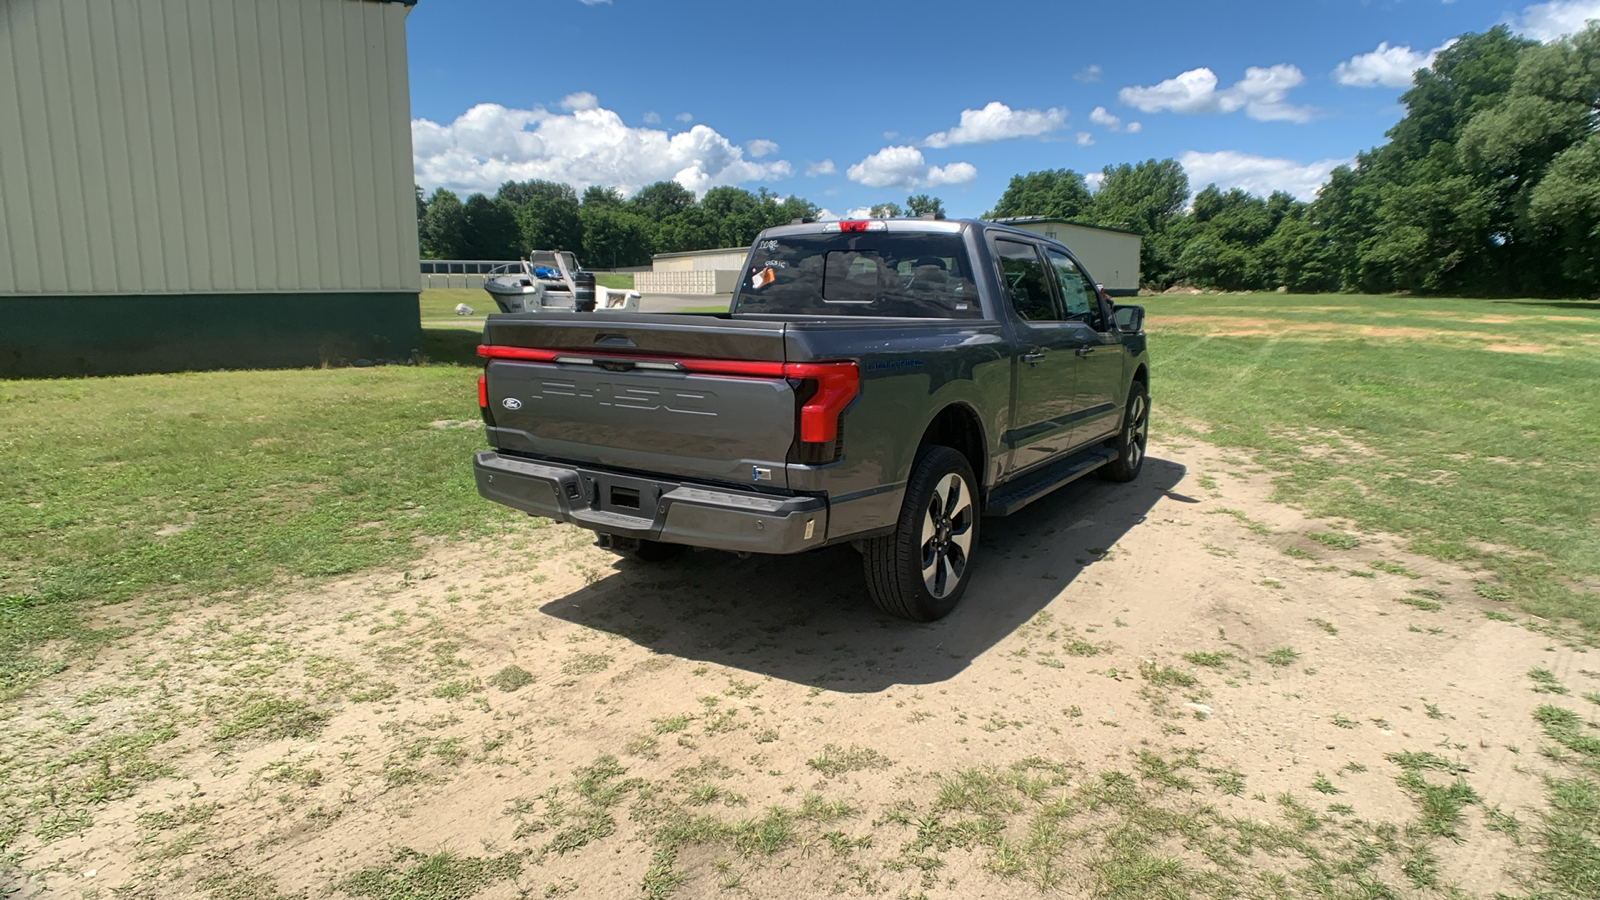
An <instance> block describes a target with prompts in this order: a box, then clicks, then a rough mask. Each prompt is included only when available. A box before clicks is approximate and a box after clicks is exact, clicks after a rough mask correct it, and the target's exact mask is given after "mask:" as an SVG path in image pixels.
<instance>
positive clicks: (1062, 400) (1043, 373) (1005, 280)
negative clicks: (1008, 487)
mask: <svg viewBox="0 0 1600 900" xmlns="http://www.w3.org/2000/svg"><path fill="white" fill-rule="evenodd" d="M994 254H995V259H996V261H997V262H998V264H999V268H1000V276H1001V279H1002V281H1001V286H1002V289H1003V291H1004V292H1005V295H1006V296H1005V298H1004V300H1005V302H1006V303H1008V304H1009V307H1010V310H1009V311H1010V315H1011V319H1012V321H1013V327H1014V328H1015V331H1016V341H1017V344H1016V353H1017V360H1016V363H1015V366H1014V371H1015V373H1016V375H1015V379H1016V380H1015V384H1014V389H1013V395H1014V396H1015V397H1016V402H1015V403H1014V404H1013V405H1012V420H1011V428H1010V430H1009V431H1007V432H1006V434H1005V435H1004V440H1005V442H1006V444H1007V445H1008V446H1009V448H1010V454H1011V456H1010V463H1009V465H1008V467H1007V472H1008V474H1009V473H1014V472H1019V471H1022V470H1024V469H1028V468H1032V467H1033V466H1036V465H1039V464H1041V463H1044V462H1047V461H1049V460H1051V459H1054V458H1056V457H1057V456H1059V455H1061V454H1062V453H1064V452H1065V451H1066V450H1067V448H1068V447H1069V446H1070V441H1071V436H1072V418H1073V416H1072V414H1073V406H1074V403H1075V384H1074V381H1075V379H1076V372H1077V357H1076V356H1074V355H1073V351H1074V349H1076V348H1077V347H1078V346H1080V345H1081V343H1082V337H1081V335H1079V334H1078V329H1077V328H1076V327H1075V326H1076V323H1073V322H1068V321H1065V320H1064V319H1063V317H1062V313H1061V307H1060V305H1059V304H1058V303H1057V301H1056V297H1055V291H1054V289H1053V287H1052V283H1051V282H1052V279H1051V277H1050V270H1049V267H1048V265H1047V264H1046V262H1045V258H1044V256H1043V254H1042V253H1041V252H1040V247H1039V246H1038V245H1036V244H1033V243H1031V242H1027V241H1023V240H1020V239H1012V238H1001V237H997V238H995V239H994Z"/></svg>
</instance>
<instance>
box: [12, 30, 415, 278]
mask: <svg viewBox="0 0 1600 900" xmlns="http://www.w3.org/2000/svg"><path fill="white" fill-rule="evenodd" d="M405 13H406V7H404V6H401V5H397V4H391V3H366V2H360V0H0V295H6V294H13V295H37V294H57V293H72V294H85V293H93V294H129V293H141V292H144V293H230V292H256V291H293V292H307V291H316V292H328V291H385V290H386V291H397V290H399V291H414V290H417V287H418V280H419V279H418V271H417V232H416V213H415V209H416V207H415V200H414V198H413V193H412V183H413V177H412V161H411V102H410V94H409V85H408V81H407V76H406V50H405Z"/></svg>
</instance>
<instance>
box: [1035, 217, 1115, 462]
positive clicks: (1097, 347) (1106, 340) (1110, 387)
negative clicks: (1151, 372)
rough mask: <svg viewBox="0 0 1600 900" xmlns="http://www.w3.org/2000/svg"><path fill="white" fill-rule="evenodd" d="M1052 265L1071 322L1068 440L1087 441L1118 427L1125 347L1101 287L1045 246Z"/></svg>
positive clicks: (1077, 267)
mask: <svg viewBox="0 0 1600 900" xmlns="http://www.w3.org/2000/svg"><path fill="white" fill-rule="evenodd" d="M1045 253H1046V256H1047V257H1048V258H1049V260H1050V267H1051V268H1052V269H1054V270H1055V276H1056V284H1057V286H1058V287H1059V288H1060V291H1061V307H1062V310H1063V312H1064V313H1065V315H1066V318H1067V319H1068V320H1069V321H1070V322H1071V323H1072V324H1073V326H1074V336H1075V338H1076V343H1075V344H1074V346H1073V350H1072V353H1073V357H1074V360H1075V364H1076V365H1075V368H1076V372H1075V381H1074V383H1075V384H1076V386H1077V391H1076V393H1077V397H1076V400H1075V401H1074V404H1073V406H1074V414H1075V415H1076V416H1077V418H1076V419H1075V420H1074V421H1073V425H1072V438H1071V440H1072V443H1073V445H1075V446H1078V445H1082V444H1087V443H1089V442H1091V441H1095V440H1099V439H1100V438H1103V437H1105V436H1106V435H1108V434H1110V433H1111V432H1113V431H1115V430H1116V428H1117V422H1118V419H1119V416H1118V413H1119V412H1120V410H1119V409H1118V407H1117V392H1118V391H1119V390H1120V389H1121V387H1122V373H1123V369H1124V366H1125V363H1126V360H1125V359H1124V355H1125V354H1126V352H1127V350H1126V348H1125V347H1123V345H1122V341H1121V340H1120V338H1119V337H1118V335H1117V334H1116V333H1115V331H1114V328H1113V326H1112V323H1111V321H1110V319H1109V318H1108V317H1107V316H1106V314H1105V310H1104V309H1103V308H1102V306H1103V305H1102V304H1101V303H1100V291H1099V290H1098V289H1096V288H1095V285H1094V282H1092V281H1090V280H1089V275H1088V273H1086V272H1084V271H1083V267H1081V266H1079V265H1078V264H1077V262H1075V261H1074V260H1073V259H1072V258H1071V257H1070V256H1067V255H1066V254H1065V253H1062V252H1061V251H1059V250H1056V249H1054V248H1046V250H1045Z"/></svg>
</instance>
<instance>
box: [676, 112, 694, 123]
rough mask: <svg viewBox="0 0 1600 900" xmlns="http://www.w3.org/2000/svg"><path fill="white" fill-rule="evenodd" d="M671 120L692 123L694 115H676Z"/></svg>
mask: <svg viewBox="0 0 1600 900" xmlns="http://www.w3.org/2000/svg"><path fill="white" fill-rule="evenodd" d="M673 118H674V119H677V120H678V121H679V122H693V121H694V113H686V112H684V113H678V114H677V115H675V116H673Z"/></svg>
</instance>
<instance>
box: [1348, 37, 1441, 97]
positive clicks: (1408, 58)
mask: <svg viewBox="0 0 1600 900" xmlns="http://www.w3.org/2000/svg"><path fill="white" fill-rule="evenodd" d="M1454 43H1455V40H1454V39H1451V40H1448V41H1445V42H1444V43H1443V44H1440V45H1439V46H1437V47H1435V48H1433V49H1432V50H1429V51H1428V52H1426V53H1423V52H1422V51H1420V50H1412V49H1411V48H1410V47H1408V46H1404V45H1402V46H1398V47H1391V46H1389V42H1388V41H1384V42H1382V43H1380V44H1378V49H1376V50H1374V51H1372V52H1371V53H1362V54H1359V55H1357V56H1352V57H1351V58H1350V59H1348V60H1346V61H1345V62H1342V63H1339V65H1338V67H1337V68H1335V69H1334V70H1333V78H1334V80H1335V81H1337V82H1339V83H1340V84H1344V85H1349V86H1351V87H1378V86H1379V85H1382V86H1384V87H1391V88H1398V87H1410V86H1411V75H1412V73H1414V72H1416V71H1417V70H1418V69H1426V68H1428V67H1429V66H1431V65H1433V61H1434V59H1435V58H1436V57H1437V56H1438V55H1439V54H1440V53H1441V52H1443V51H1444V50H1445V49H1447V48H1448V47H1449V46H1450V45H1451V44H1454Z"/></svg>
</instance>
